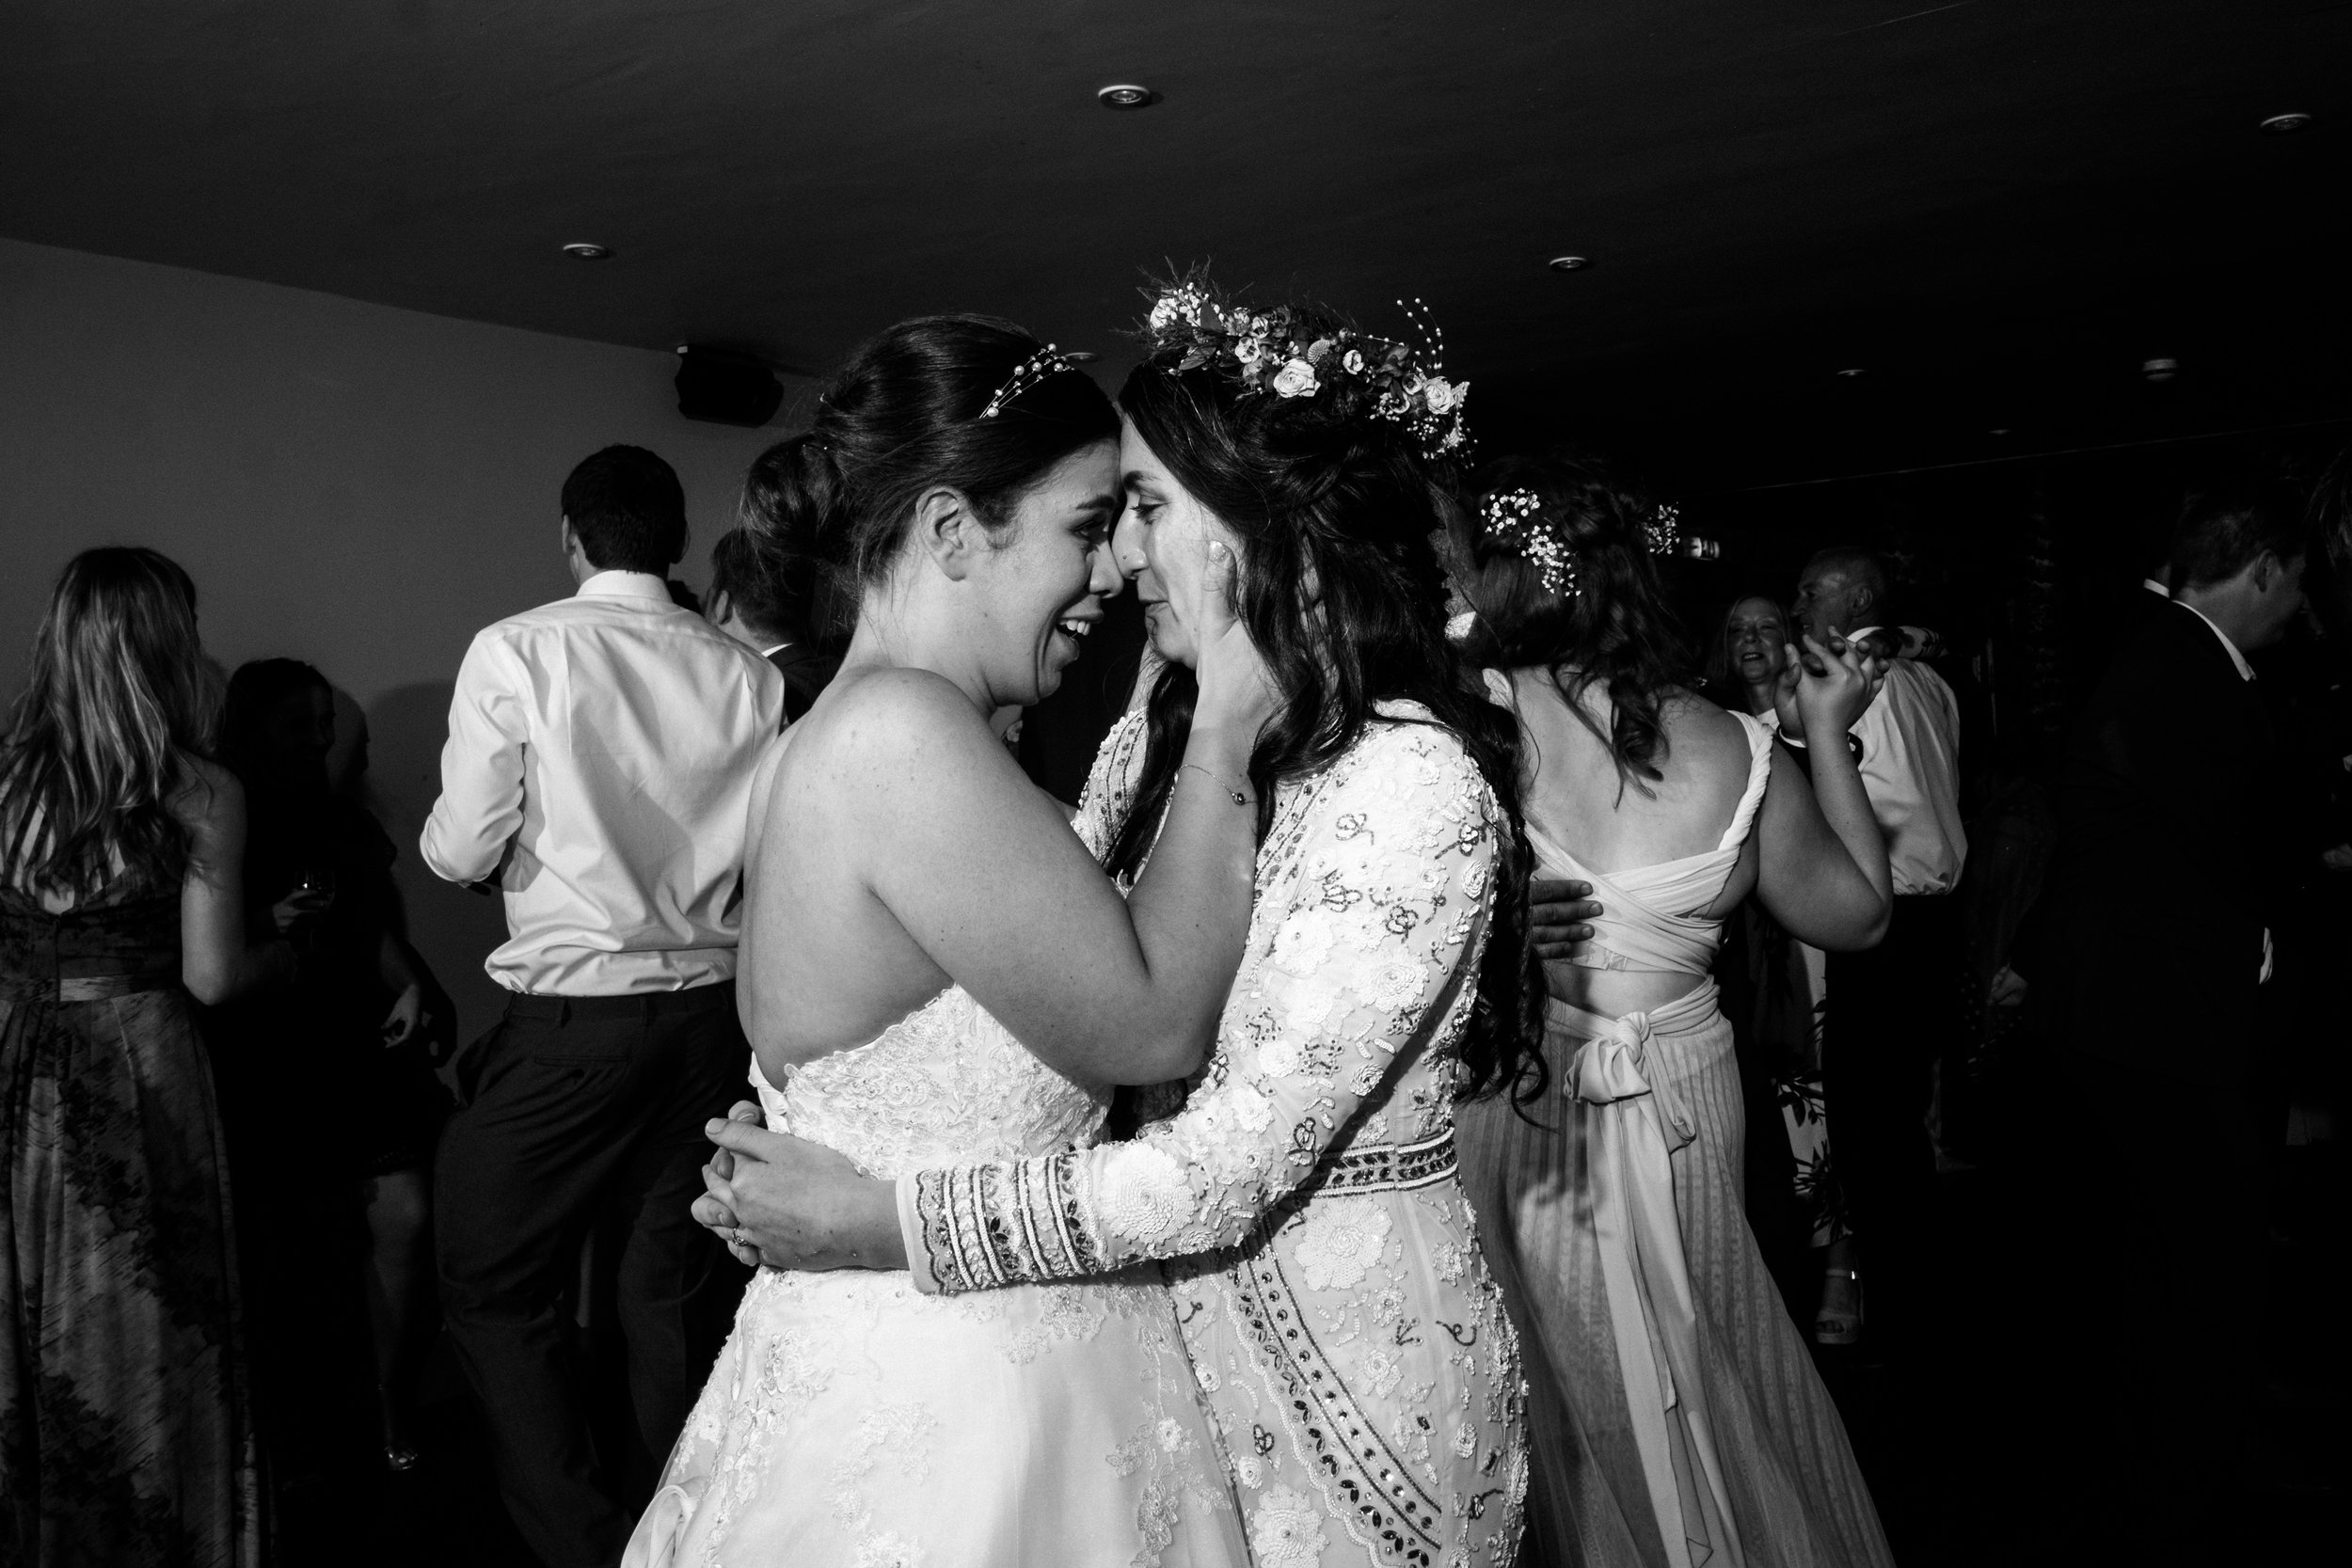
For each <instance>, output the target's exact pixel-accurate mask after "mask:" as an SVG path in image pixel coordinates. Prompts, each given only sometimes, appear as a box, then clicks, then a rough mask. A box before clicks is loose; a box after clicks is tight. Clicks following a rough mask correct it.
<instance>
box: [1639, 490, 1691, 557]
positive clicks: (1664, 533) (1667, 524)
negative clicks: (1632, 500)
mask: <svg viewBox="0 0 2352 1568" xmlns="http://www.w3.org/2000/svg"><path fill="white" fill-rule="evenodd" d="M1642 537H1643V538H1644V539H1645V540H1646V541H1647V542H1648V544H1649V553H1650V554H1652V555H1672V554H1674V553H1675V546H1677V545H1678V544H1680V543H1681V542H1682V509H1681V508H1680V507H1678V506H1676V505H1674V504H1673V503H1672V502H1670V501H1661V502H1659V503H1658V505H1656V506H1655V507H1652V508H1651V509H1650V515H1648V516H1646V517H1645V518H1643V519H1642Z"/></svg>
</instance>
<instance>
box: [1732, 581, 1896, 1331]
mask: <svg viewBox="0 0 2352 1568" xmlns="http://www.w3.org/2000/svg"><path fill="white" fill-rule="evenodd" d="M1789 646H1790V642H1789V631H1788V615H1787V614H1786V613H1785V612H1784V611H1783V610H1781V608H1780V606H1779V605H1777V604H1775V603H1774V602H1773V601H1772V599H1770V598H1768V597H1766V596H1765V595H1763V594H1750V595H1748V596H1747V597H1746V598H1743V599H1739V600H1736V601H1734V603H1733V604H1732V607H1731V609H1730V610H1729V611H1728V612H1727V613H1726V614H1725V615H1724V627H1723V637H1722V640H1721V642H1720V644H1719V646H1718V648H1717V652H1716V665H1715V670H1714V673H1713V679H1712V681H1711V682H1710V685H1711V686H1712V687H1713V688H1714V689H1715V690H1717V691H1719V692H1721V693H1723V696H1722V699H1721V700H1722V701H1724V703H1726V704H1729V705H1735V706H1739V707H1743V708H1744V709H1745V711H1746V712H1747V713H1748V714H1750V715H1751V716H1753V717H1754V718H1756V719H1758V720H1760V721H1763V722H1764V723H1765V724H1767V725H1769V726H1772V727H1774V728H1777V727H1778V725H1779V722H1780V721H1779V717H1778V712H1777V709H1776V706H1775V703H1776V700H1777V698H1778V696H1779V690H1780V685H1781V676H1782V674H1783V673H1785V672H1786V671H1787V669H1788V649H1789ZM1726 967H1729V968H1732V969H1733V970H1734V971H1735V972H1734V973H1730V974H1726V973H1725V972H1724V971H1725V968H1726ZM1828 971H1829V955H1828V954H1826V953H1824V952H1823V951H1822V950H1821V949H1820V948H1818V947H1816V946H1814V945H1812V944H1811V943H1810V942H1799V941H1797V940H1796V939H1795V938H1794V937H1791V936H1790V935H1789V934H1788V932H1787V931H1786V930H1784V929H1783V928H1782V927H1781V925H1780V922H1778V921H1776V920H1774V919H1773V918H1772V911H1770V910H1768V909H1766V908H1765V907H1764V904H1763V901H1762V900H1761V899H1756V898H1750V899H1749V900H1748V901H1747V902H1746V903H1745V904H1744V905H1742V906H1741V907H1740V917H1739V919H1738V920H1737V921H1736V922H1735V923H1734V927H1733V931H1732V940H1730V941H1729V942H1726V943H1725V944H1724V961H1723V963H1722V964H1721V965H1719V966H1718V969H1717V974H1718V975H1719V976H1720V977H1721V978H1723V980H1724V985H1725V990H1724V1011H1725V1013H1726V1014H1728V1015H1729V1016H1730V1017H1731V1020H1732V1022H1733V1023H1734V1024H1735V1025H1736V1026H1737V1027H1738V1029H1739V1031H1740V1046H1741V1050H1742V1052H1743V1053H1745V1054H1744V1056H1743V1059H1742V1062H1741V1067H1740V1072H1741V1079H1742V1083H1743V1085H1744V1086H1745V1087H1746V1091H1747V1093H1748V1102H1749V1106H1750V1112H1751V1115H1750V1118H1749V1119H1750V1121H1751V1122H1752V1123H1753V1124H1754V1126H1755V1128H1756V1135H1754V1136H1751V1137H1750V1139H1749V1140H1748V1142H1749V1161H1748V1189H1749V1190H1748V1212H1749V1216H1750V1219H1751V1221H1752V1222H1754V1223H1756V1229H1757V1233H1758V1237H1759V1240H1761V1241H1762V1242H1763V1243H1764V1249H1765V1255H1766V1257H1767V1258H1768V1259H1772V1261H1773V1264H1774V1268H1775V1272H1779V1271H1780V1269H1782V1268H1783V1267H1784V1266H1790V1267H1793V1266H1794V1259H1784V1258H1783V1257H1782V1249H1781V1247H1780V1246H1779V1245H1778V1244H1777V1243H1780V1242H1781V1240H1782V1237H1781V1234H1780V1232H1781V1231H1782V1230H1783V1229H1784V1228H1785V1223H1784V1222H1785V1218H1786V1216H1788V1214H1789V1212H1791V1210H1792V1209H1793V1211H1794V1214H1795V1222H1796V1224H1797V1226H1798V1227H1801V1228H1802V1231H1803V1237H1804V1243H1805V1246H1806V1247H1807V1249H1808V1250H1810V1251H1818V1252H1819V1253H1820V1257H1819V1258H1818V1259H1813V1260H1812V1268H1813V1273H1814V1275H1815V1278H1814V1279H1812V1280H1808V1281H1806V1282H1805V1289H1804V1291H1803V1292H1802V1293H1801V1294H1799V1295H1798V1300H1797V1302H1796V1303H1794V1304H1792V1305H1796V1306H1797V1307H1798V1309H1799V1310H1801V1311H1802V1310H1804V1308H1805V1307H1807V1306H1811V1307H1816V1308H1818V1310H1816V1312H1815V1315H1814V1319H1813V1334H1814V1338H1817V1339H1819V1340H1820V1342H1821V1343H1822V1344H1825V1345H1850V1344H1852V1343H1853V1342H1854V1340H1855V1339H1856V1338H1859V1336H1860V1333H1861V1327H1862V1325H1861V1322H1860V1317H1859V1313H1858V1311H1857V1308H1858V1306H1859V1300H1858V1292H1857V1291H1855V1289H1854V1283H1853V1282H1854V1280H1855V1278H1856V1277H1857V1272H1856V1269H1855V1264H1856V1263H1857V1261H1858V1259H1857V1258H1856V1257H1855V1249H1854V1243H1853V1237H1852V1235H1851V1232H1850V1231H1849V1230H1848V1228H1847V1224H1846V1204H1845V1197H1844V1195H1843V1194H1842V1193H1841V1192H1840V1190H1839V1188H1838V1185H1837V1169H1836V1162H1835V1160H1834V1159H1833V1157H1832V1154H1831V1148H1830V1135H1829V1109H1828V1102H1827V1097H1826V1096H1825V1095H1824V1093H1823V1090H1822V1086H1821V1021H1822V1017H1823V1014H1824V1009H1825V1007H1826V1005H1827V1001H1828V985H1827V980H1828ZM1759 1079H1760V1080H1761V1082H1760V1083H1759V1082H1758V1080H1759ZM1768 1113H1769V1114H1770V1115H1771V1116H1772V1118H1773V1119H1774V1120H1775V1121H1777V1122H1778V1123H1779V1124H1780V1126H1781V1127H1782V1128H1784V1129H1785V1130H1786V1132H1787V1133H1788V1142H1787V1156H1786V1157H1785V1158H1780V1159H1775V1158H1772V1155H1774V1154H1777V1153H1778V1152H1779V1150H1778V1149H1777V1148H1775V1147H1774V1140H1773V1139H1772V1137H1771V1136H1770V1129H1769V1126H1768V1125H1767V1124H1766V1123H1765V1121H1764V1120H1763V1117H1764V1116H1765V1115H1766V1114H1768ZM1767 1181H1771V1182H1773V1183H1775V1184H1785V1185H1786V1186H1787V1187H1788V1189H1789V1191H1788V1193H1787V1195H1786V1197H1785V1198H1784V1196H1783V1195H1782V1194H1781V1193H1778V1192H1769V1191H1765V1190H1764V1183H1765V1182H1767ZM1817 1295H1818V1296H1819V1298H1820V1299H1819V1300H1818V1301H1815V1300H1814V1299H1813V1298H1814V1297H1815V1296H1817Z"/></svg>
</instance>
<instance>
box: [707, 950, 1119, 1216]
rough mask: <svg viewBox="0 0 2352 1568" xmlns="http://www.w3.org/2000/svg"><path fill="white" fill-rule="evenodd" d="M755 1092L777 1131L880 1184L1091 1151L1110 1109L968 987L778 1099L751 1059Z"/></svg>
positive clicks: (793, 1081)
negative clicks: (832, 1154)
mask: <svg viewBox="0 0 2352 1568" xmlns="http://www.w3.org/2000/svg"><path fill="white" fill-rule="evenodd" d="M752 1082H753V1084H754V1085H756V1086H757V1088H758V1090H759V1103H760V1106H761V1108H762V1109H763V1110H765V1111H766V1112H767V1113H768V1125H769V1127H770V1128H771V1130H773V1131H775V1132H789V1133H791V1134H792V1135H793V1136H794V1137H798V1138H806V1139H809V1140H810V1141H812V1142H814V1143H820V1144H823V1145H824V1146H825V1147H826V1148H833V1149H837V1150H839V1151H840V1152H841V1153H843V1154H846V1155H848V1156H849V1157H850V1159H851V1160H854V1161H856V1162H857V1164H858V1166H859V1168H860V1169H862V1170H864V1171H865V1172H866V1174H867V1175H869V1176H882V1177H896V1176H898V1175H900V1174H902V1173H904V1172H908V1171H914V1170H920V1169H922V1168H924V1167H925V1166H926V1165H931V1164H940V1163H941V1162H943V1161H956V1162H961V1161H965V1160H1020V1159H1026V1158H1028V1157H1030V1156H1032V1155H1041V1154H1058V1153H1062V1152H1065V1151H1067V1150H1069V1149H1072V1148H1086V1147H1088V1146H1089V1145H1091V1144H1092V1143H1093V1142H1094V1138H1095V1134H1096V1133H1097V1132H1099V1131H1100V1130H1101V1128H1102V1125H1103V1116H1104V1111H1106V1110H1107V1109H1108V1108H1109V1105H1110V1097H1109V1095H1108V1093H1106V1092H1104V1091H1099V1090H1095V1089H1090V1088H1088V1087H1086V1086H1085V1085H1079V1084H1075V1083H1073V1082H1072V1081H1071V1080H1069V1079H1067V1078H1064V1077H1063V1076H1062V1075H1061V1074H1060V1073H1058V1072H1056V1071H1055V1070H1054V1069H1052V1068H1050V1067H1047V1066H1046V1065H1045V1064H1044V1063H1043V1062H1041V1061H1040V1060H1038V1059H1037V1057H1035V1056H1033V1055H1031V1054H1030V1053H1029V1052H1028V1051H1027V1050H1026V1048H1025V1047H1024V1046H1023V1045H1022V1044H1021V1042H1020V1041H1019V1040H1017V1039H1015V1038H1013V1037H1012V1036H1011V1034H1010V1033H1009V1032H1008V1031H1007V1030H1006V1028H1005V1026H1004V1025H1003V1024H1001V1023H999V1022H996V1020H995V1019H993V1018H992V1017H990V1016H989V1014H988V1013H987V1012H986V1011H985V1010H984V1009H983V1008H982V1007H981V1006H980V1005H979V1004H978V1003H977V1002H975V1001H973V1000H972V998H971V997H970V996H969V995H968V994H966V993H965V991H964V990H963V988H961V986H950V987H948V988H947V989H946V990H943V991H941V992H940V993H939V994H938V995H937V996H934V997H932V998H931V999H930V1001H929V1002H927V1003H925V1004H924V1005H923V1006H920V1007H917V1008H916V1009H915V1010H914V1011H913V1012H911V1013H909V1014H908V1015H907V1016H906V1017H904V1018H902V1019H900V1020H899V1021H898V1022H896V1023H894V1024H892V1025H891V1026H890V1027H889V1028H887V1029H885V1030H883V1031H882V1033H881V1034H880V1035H879V1036H877V1037H875V1038H873V1039H871V1040H869V1041H867V1042H866V1044H864V1045H859V1046H852V1047H850V1049H848V1050H846V1051H836V1052H834V1053H832V1054H830V1055H826V1056H819V1057H818V1059H817V1060H815V1061H813V1062H805V1063H803V1064H802V1065H801V1066H799V1067H797V1068H795V1069H792V1071H791V1072H790V1073H788V1074H787V1076H786V1078H785V1082H784V1086H783V1087H782V1088H780V1089H779V1088H777V1087H775V1086H774V1085H771V1084H770V1083H769V1082H768V1079H767V1076H766V1074H764V1073H762V1072H761V1071H760V1069H759V1064H758V1062H757V1060H756V1059H755V1060H754V1062H753V1064H752Z"/></svg>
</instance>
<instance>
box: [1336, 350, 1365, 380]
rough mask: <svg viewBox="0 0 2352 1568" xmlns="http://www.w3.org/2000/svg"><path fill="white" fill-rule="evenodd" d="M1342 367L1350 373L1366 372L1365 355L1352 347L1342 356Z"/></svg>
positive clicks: (1359, 373)
mask: <svg viewBox="0 0 2352 1568" xmlns="http://www.w3.org/2000/svg"><path fill="white" fill-rule="evenodd" d="M1340 369H1342V370H1343V371H1345V372H1347V373H1348V374H1350V375H1361V374H1363V373H1364V356H1362V355H1360V354H1359V353H1357V352H1356V351H1355V350H1354V349H1352V348H1351V349H1349V350H1348V351H1347V352H1346V353H1345V354H1343V355H1342V356H1340Z"/></svg>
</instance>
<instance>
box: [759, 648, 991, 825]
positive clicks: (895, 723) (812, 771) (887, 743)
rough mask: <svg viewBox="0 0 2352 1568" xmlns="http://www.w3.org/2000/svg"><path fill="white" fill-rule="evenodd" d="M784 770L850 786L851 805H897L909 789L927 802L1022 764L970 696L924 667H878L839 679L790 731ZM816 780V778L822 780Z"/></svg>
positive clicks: (835, 786)
mask: <svg viewBox="0 0 2352 1568" xmlns="http://www.w3.org/2000/svg"><path fill="white" fill-rule="evenodd" d="M788 733H789V734H791V736H792V737H793V738H792V742H791V745H790V748H789V768H788V769H787V770H788V772H789V773H790V774H791V775H792V776H793V777H795V778H797V779H800V780H803V781H807V782H808V783H810V784H818V786H819V787H821V788H825V789H827V790H828V791H834V792H838V791H847V792H848V794H847V796H846V797H845V799H846V800H847V802H848V803H849V804H850V808H851V810H852V811H853V812H855V813H857V814H859V815H863V814H864V813H865V812H866V810H867V809H868V808H875V807H879V808H881V809H882V810H883V811H885V812H890V811H895V810H896V809H897V808H898V802H900V801H901V800H904V799H905V798H907V797H908V796H909V794H910V792H913V793H914V796H916V797H918V798H919V799H920V800H922V801H923V802H924V803H925V804H926V806H927V807H929V808H930V809H943V808H945V807H946V806H948V805H950V804H952V800H950V799H949V798H948V797H947V796H946V795H943V793H942V784H941V780H942V778H943V775H946V776H952V777H953V778H954V779H955V780H957V781H958V787H959V788H969V787H982V788H985V786H986V781H988V780H989V779H991V778H993V776H994V775H996V774H997V773H1005V774H1009V775H1011V776H1012V777H1013V778H1015V779H1016V780H1017V779H1018V778H1019V769H1017V768H1014V767H1013V766H1012V762H1011V758H1010V757H1009V755H1008V754H1007V752H1006V751H1005V748H1004V747H1003V746H1002V745H1001V744H999V743H998V741H997V740H996V737H995V736H993V735H992V734H991V733H990V732H989V728H988V723H987V721H986V720H985V719H984V718H983V717H982V716H981V714H980V711H979V710H978V709H977V708H976V707H974V706H973V705H972V701H971V699H970V698H968V697H966V696H965V695H964V694H963V693H962V692H961V691H960V690H958V689H956V688H955V687H954V686H953V685H952V684H950V683H949V682H948V681H946V679H944V678H943V677H941V676H939V675H935V674H932V673H930V672H929V671H925V670H905V669H898V670H878V671H875V672H874V673H871V674H865V675H858V676H855V677H853V678H852V679H851V680H850V682H849V683H848V684H847V685H844V684H842V683H840V682H838V681H836V682H835V683H834V687H833V688H831V689H828V690H827V691H826V692H825V694H824V696H823V697H822V698H820V699H819V700H818V705H816V706H815V707H813V708H811V709H810V710H809V712H808V713H807V715H806V716H805V717H804V718H803V719H802V720H801V721H800V722H798V723H796V724H794V725H793V726H792V729H791V731H790V732H788ZM819 781H821V784H820V783H819Z"/></svg>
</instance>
